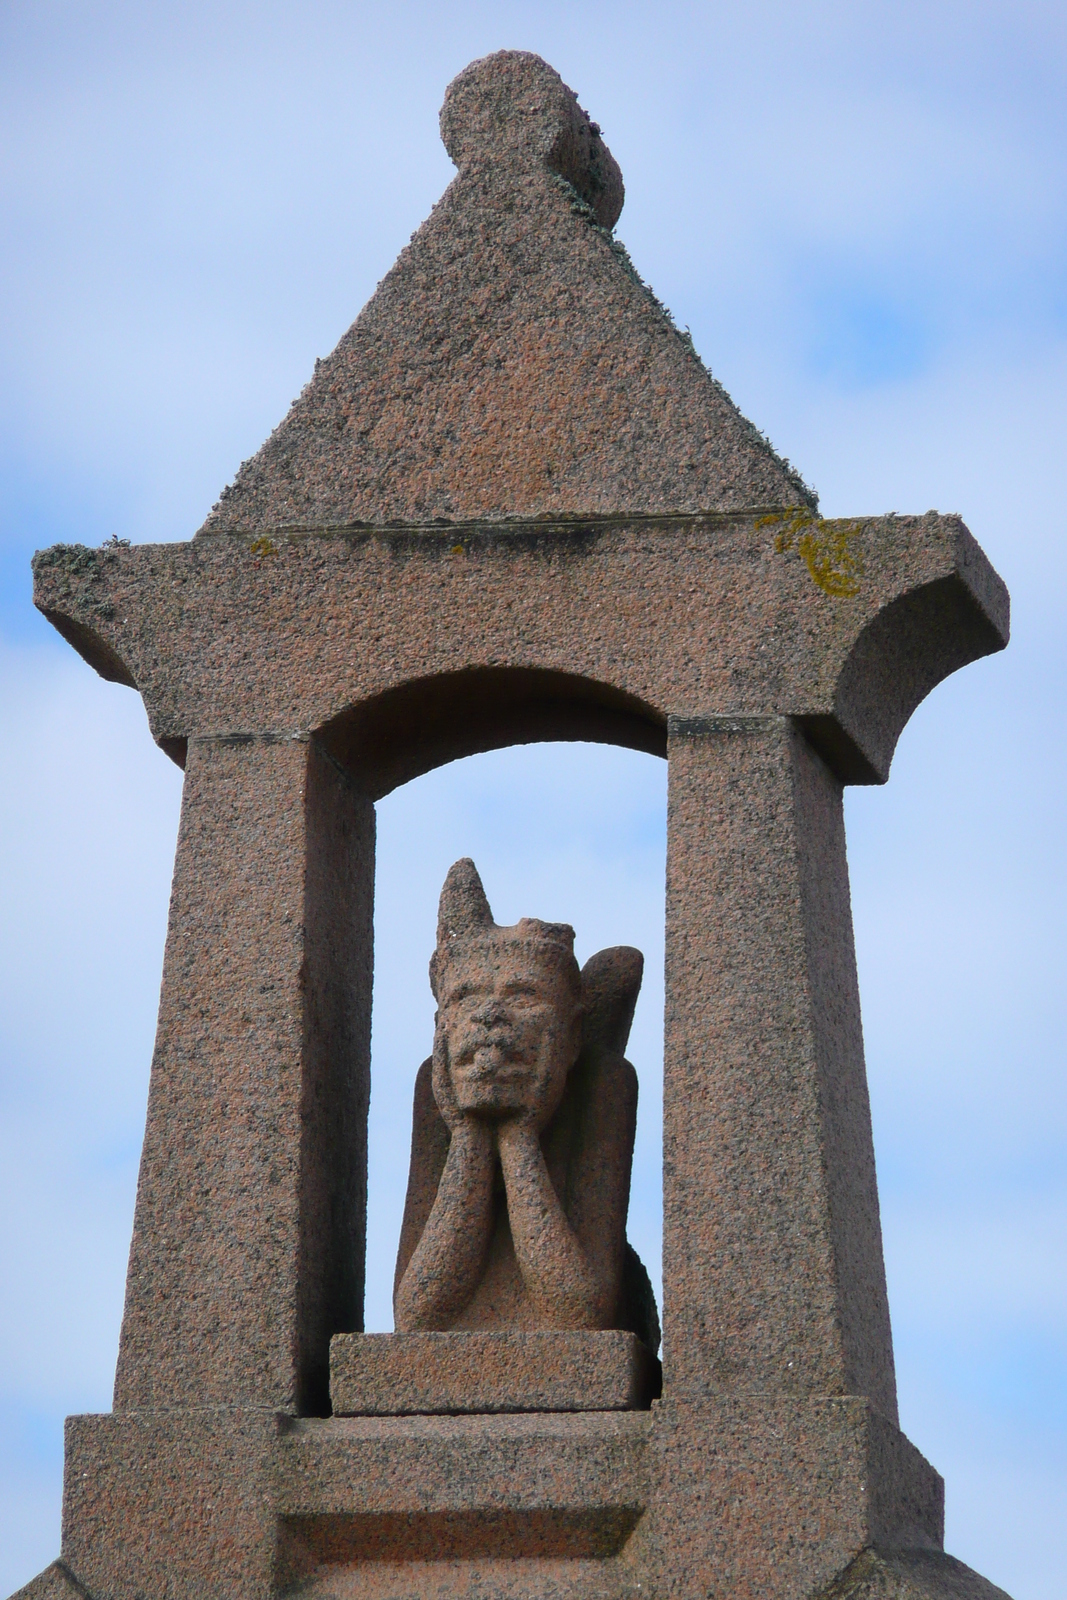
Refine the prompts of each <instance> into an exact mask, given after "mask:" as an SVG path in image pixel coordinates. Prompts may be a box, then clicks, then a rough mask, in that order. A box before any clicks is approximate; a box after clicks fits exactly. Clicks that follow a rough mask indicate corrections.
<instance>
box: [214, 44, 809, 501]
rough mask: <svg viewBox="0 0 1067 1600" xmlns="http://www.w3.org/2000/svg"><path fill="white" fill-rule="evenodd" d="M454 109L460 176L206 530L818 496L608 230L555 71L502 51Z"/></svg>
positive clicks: (599, 191) (452, 98)
mask: <svg viewBox="0 0 1067 1600" xmlns="http://www.w3.org/2000/svg"><path fill="white" fill-rule="evenodd" d="M441 120H442V133H443V135H444V139H445V143H446V145H447V147H448V151H449V154H450V155H451V156H452V158H453V160H454V161H456V163H457V165H458V166H459V168H460V171H459V175H458V176H457V177H456V178H455V180H454V181H453V183H452V184H451V186H450V187H449V189H448V191H447V193H446V194H445V195H444V197H443V198H442V199H441V200H440V201H439V202H438V204H437V205H436V206H435V208H434V210H433V213H432V214H431V216H430V218H429V220H428V221H427V222H426V223H424V224H423V226H422V228H420V230H419V232H418V233H417V234H416V235H415V237H414V238H413V239H412V241H411V243H410V244H409V245H408V246H407V248H406V249H405V250H404V251H403V252H402V253H401V255H400V258H399V260H398V261H397V263H396V266H395V267H394V268H393V269H392V271H391V272H390V273H388V274H387V276H386V277H385V279H384V280H383V282H382V284H381V286H380V287H379V289H378V291H377V293H376V294H375V296H374V298H373V299H372V300H371V302H370V304H369V305H368V306H367V307H366V309H365V310H364V311H363V313H362V314H361V316H360V317H359V319H358V320H357V321H356V323H355V324H354V325H353V327H352V328H351V329H350V330H349V331H348V333H347V334H346V335H345V336H344V338H343V339H342V340H341V343H340V344H339V345H338V347H337V349H336V350H335V351H334V352H333V354H332V355H330V356H328V357H327V358H326V360H325V361H321V362H318V363H317V364H316V367H315V374H314V377H313V378H312V380H311V382H310V383H309V385H308V387H307V388H306V389H305V390H304V393H303V394H302V395H301V396H300V398H299V399H298V400H297V401H296V403H295V404H294V406H293V408H292V410H291V411H290V413H289V415H288V417H286V419H285V421H284V422H283V423H282V424H281V425H280V427H278V428H277V429H276V430H275V432H274V433H273V434H272V435H271V437H270V439H269V440H268V441H267V443H266V444H265V445H264V446H263V448H262V449H261V450H260V451H259V452H258V454H257V455H255V456H254V457H253V458H252V460H251V461H248V462H246V463H245V464H244V466H243V467H242V468H241V471H240V472H239V473H238V475H237V478H236V480H235V482H234V484H233V485H232V486H231V488H230V489H229V490H227V491H226V492H225V493H224V495H223V497H222V499H221V500H220V502H219V504H218V505H217V506H216V508H215V510H214V511H213V512H212V513H211V515H210V516H209V517H208V519H207V521H206V523H205V524H204V530H203V531H204V532H236V533H248V532H259V531H264V530H268V529H273V528H277V527H282V526H292V525H294V524H295V525H299V526H304V527H307V526H322V525H323V524H330V525H335V526H336V525H343V524H346V523H351V522H388V521H390V520H392V519H400V520H402V521H406V522H430V521H432V520H433V519H434V518H435V517H449V518H453V519H455V518H464V517H513V516H527V517H528V516H541V515H546V514H551V515H560V514H568V513H571V514H577V515H579V516H582V515H586V514H589V513H596V512H611V513H614V512H619V511H657V512H658V511H696V510H735V509H740V508H741V507H748V506H780V505H794V504H796V503H797V502H798V501H807V500H809V499H810V498H811V495H810V491H809V490H807V489H806V488H805V486H804V484H803V483H802V482H801V480H800V478H799V477H798V475H797V474H796V473H795V472H793V471H792V470H791V469H790V468H788V467H787V466H786V464H785V463H784V462H782V461H781V460H780V459H779V458H778V457H777V456H776V455H775V454H774V452H773V450H772V449H771V448H770V446H769V445H768V444H767V442H766V440H764V439H763V438H762V437H761V436H760V435H759V434H758V433H757V432H756V430H755V429H754V428H753V427H752V425H751V423H749V422H746V421H745V419H744V418H743V417H742V416H741V415H740V413H739V412H738V411H737V410H736V408H735V407H734V406H733V404H732V403H731V401H730V400H729V398H728V397H727V395H726V394H725V393H724V392H723V390H722V388H721V387H720V386H719V385H718V384H717V383H716V382H715V381H714V379H713V378H712V377H711V376H710V374H709V373H708V372H707V370H706V369H705V368H704V366H703V365H702V364H701V362H700V360H699V359H698V357H697V356H696V354H695V353H694V351H693V347H692V344H691V343H690V341H689V340H688V339H687V338H686V337H685V336H684V335H683V334H681V333H680V332H679V331H678V330H677V328H675V327H674V325H673V324H672V323H671V321H670V319H669V318H668V316H667V315H666V314H665V312H664V310H663V308H662V306H660V304H659V302H658V301H657V300H656V299H655V297H654V296H653V295H651V294H650V293H649V291H648V290H647V289H646V288H645V286H644V285H643V284H642V283H641V281H640V279H639V278H638V277H637V274H636V273H635V272H634V269H633V267H632V266H631V264H630V261H629V258H628V256H627V255H626V253H625V251H623V250H622V248H621V246H619V245H617V244H616V243H615V241H614V240H613V239H612V237H611V235H610V233H609V232H608V231H607V228H610V226H611V225H612V224H613V223H614V221H615V220H616V218H617V216H618V213H619V210H620V209H621V206H622V179H621V176H620V175H619V172H618V168H617V167H616V165H615V163H614V161H613V160H612V158H611V156H610V154H609V153H608V152H607V150H606V149H605V147H604V145H603V142H602V141H601V139H600V138H599V135H598V134H596V133H594V132H593V130H592V128H591V126H590V123H589V120H588V118H587V117H586V116H585V113H584V112H580V111H579V110H578V108H577V106H576V104H575V102H574V98H573V96H572V95H571V93H570V91H569V90H568V89H567V88H566V87H565V86H564V85H563V84H562V83H561V81H560V79H559V76H558V74H556V73H555V72H553V70H552V68H551V67H548V66H546V65H545V63H544V62H543V61H541V60H539V59H538V57H536V56H531V55H528V54H526V53H525V52H521V51H501V52H499V53H498V54H497V55H493V56H487V57H486V58H485V59H484V60H482V61H478V62H475V63H473V65H472V66H470V67H468V68H467V70H466V71H465V72H463V73H461V74H460V76H459V78H457V79H456V81H455V83H453V84H452V85H451V87H450V89H449V91H448V95H447V97H446V100H445V106H444V110H443V112H442V119H441ZM561 180H562V181H561ZM594 396H595V399H594V398H593V397H594Z"/></svg>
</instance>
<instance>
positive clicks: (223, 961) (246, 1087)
mask: <svg viewBox="0 0 1067 1600" xmlns="http://www.w3.org/2000/svg"><path fill="white" fill-rule="evenodd" d="M373 874H374V809H373V806H372V805H371V803H370V801H369V800H367V799H365V798H364V797H363V796H362V795H361V794H359V793H358V792H357V791H356V790H355V789H354V787H353V786H352V784H351V783H350V782H349V780H348V779H347V778H346V777H345V775H344V774H343V772H342V771H341V769H340V768H338V767H337V766H336V765H335V764H334V763H333V761H332V760H331V759H330V757H329V756H328V755H327V754H326V753H325V752H324V751H323V750H322V749H321V748H320V747H319V746H318V745H317V744H316V743H315V742H314V741H311V742H308V741H307V740H306V739H299V738H289V737H285V736H277V735H258V736H248V735H242V736H239V737H238V736H235V737H233V738H226V737H206V738H201V739H192V740H190V743H189V751H188V760H187V765H186V776H185V792H184V796H183V801H182V816H181V826H180V830H179V835H178V849H177V857H176V861H175V870H174V886H173V891H172V897H171V907H170V921H169V927H168V933H167V948H166V957H165V962H164V969H163V987H162V995H161V1001H160V1014H159V1025H158V1032H157V1038H156V1049H155V1056H154V1060H153V1065H152V1078H151V1088H150V1092H149V1103H148V1119H147V1126H146V1131H145V1141H144V1151H143V1154H142V1158H141V1172H140V1179H139V1183H138V1192H137V1211H136V1218H135V1223H134V1233H133V1243H132V1246H131V1251H130V1266H129V1275H128V1279H127V1287H126V1307H125V1315H124V1317H123V1324H122V1337H121V1343H120V1350H119V1361H118V1370H117V1374H116V1379H115V1400H114V1404H115V1410H116V1412H124V1411H133V1410H145V1409H159V1408H168V1409H169V1408H183V1407H203V1406H268V1407H275V1408H278V1409H281V1410H287V1411H295V1412H298V1413H302V1414H317V1413H318V1414H321V1413H324V1412H326V1411H328V1409H329V1339H330V1335H331V1334H333V1333H335V1332H339V1331H342V1330H348V1329H357V1328H359V1327H361V1326H362V1314H363V1265H362V1264H363V1256H364V1238H365V1210H366V1117H367V1104H368V1095H369V1056H370V1011H371V976H372V938H373V925H372V916H373Z"/></svg>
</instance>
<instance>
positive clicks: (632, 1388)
mask: <svg viewBox="0 0 1067 1600" xmlns="http://www.w3.org/2000/svg"><path fill="white" fill-rule="evenodd" d="M658 1365H659V1364H658V1362H654V1361H653V1359H652V1357H651V1356H650V1355H649V1353H648V1351H647V1350H646V1349H645V1346H644V1345H643V1344H642V1343H641V1341H640V1340H639V1339H637V1338H635V1337H634V1335H633V1334H632V1333H622V1332H619V1331H618V1330H610V1331H607V1332H599V1331H598V1332H591V1331H582V1332H574V1333H557V1332H540V1331H537V1332H518V1331H509V1332H505V1333H341V1334H337V1335H336V1336H335V1337H334V1339H333V1341H332V1343H331V1345H330V1397H331V1400H332V1402H333V1411H334V1416H339V1417H355V1416H359V1417H402V1416H440V1415H442V1414H451V1415H456V1414H461V1413H463V1412H499V1411H634V1410H638V1409H641V1408H642V1407H647V1406H648V1404H649V1402H650V1401H651V1398H652V1393H653V1383H654V1375H657V1374H658Z"/></svg>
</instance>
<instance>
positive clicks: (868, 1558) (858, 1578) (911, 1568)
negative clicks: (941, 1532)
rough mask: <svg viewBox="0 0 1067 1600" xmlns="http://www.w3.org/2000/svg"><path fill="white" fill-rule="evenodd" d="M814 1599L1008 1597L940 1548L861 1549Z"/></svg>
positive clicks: (963, 1599) (996, 1599)
mask: <svg viewBox="0 0 1067 1600" xmlns="http://www.w3.org/2000/svg"><path fill="white" fill-rule="evenodd" d="M818 1600H1008V1596H1007V1595H1006V1594H1005V1593H1004V1590H1003V1589H998V1588H997V1587H996V1585H995V1584H992V1583H988V1582H987V1581H986V1579H985V1578H980V1577H979V1576H978V1574H977V1572H972V1571H971V1568H970V1567H965V1566H964V1564H963V1562H962V1561H956V1560H954V1559H953V1557H952V1556H947V1555H946V1554H945V1553H944V1551H943V1550H864V1552H863V1554H862V1555H859V1556H857V1557H856V1559H855V1561H853V1562H851V1563H850V1565H849V1566H848V1567H847V1568H846V1570H845V1571H844V1572H843V1573H841V1575H840V1576H839V1577H838V1578H836V1579H835V1580H834V1582H833V1583H831V1584H830V1586H829V1587H828V1588H827V1589H823V1590H822V1591H821V1592H820V1594H819V1596H818Z"/></svg>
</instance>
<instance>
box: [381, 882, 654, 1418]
mask: <svg viewBox="0 0 1067 1600" xmlns="http://www.w3.org/2000/svg"><path fill="white" fill-rule="evenodd" d="M643 968H644V961H643V958H642V956H641V953H640V951H638V950H630V949H626V948H622V947H620V948H617V949H614V950H601V951H600V952H599V954H598V955H595V956H593V957H592V959H591V960H590V961H588V962H587V963H586V966H585V968H584V969H583V971H582V972H579V970H578V963H577V961H576V960H575V959H574V930H573V928H571V927H569V926H567V925H565V924H563V923H553V922H541V921H538V920H537V919H536V918H532V917H524V918H522V920H521V921H520V922H518V923H517V924H516V925H515V926H514V927H499V926H498V925H497V924H496V923H495V922H494V921H493V915H492V912H491V911H490V909H489V902H488V901H487V900H486V897H485V891H484V889H483V888H482V883H481V879H480V878H479V876H478V872H477V869H476V868H475V865H474V863H473V861H471V860H469V859H466V858H465V859H464V860H462V861H457V862H456V863H455V865H454V866H453V867H452V869H451V870H450V872H449V874H448V877H447V878H446V880H445V885H444V888H443V890H442V892H441V904H440V913H439V916H438V926H437V947H436V949H435V950H434V953H433V956H432V958H431V960H430V982H431V985H432V987H433V992H434V997H435V999H436V1000H437V1002H438V1010H437V1020H436V1025H435V1032H434V1052H433V1057H432V1060H431V1061H429V1062H425V1063H424V1064H423V1066H422V1068H421V1069H420V1073H419V1077H418V1079H417V1081H416V1086H415V1106H414V1116H413V1128H412V1138H411V1168H410V1175H409V1179H408V1192H407V1201H406V1204H405V1207H404V1222H403V1227H402V1229H401V1234H400V1248H399V1252H398V1256H397V1265H396V1286H395V1291H394V1296H393V1307H394V1313H395V1320H396V1326H397V1328H398V1330H400V1331H401V1332H414V1331H416V1330H430V1329H437V1330H444V1329H448V1328H457V1329H458V1328H478V1329H482V1328H558V1329H570V1328H630V1327H634V1328H635V1331H637V1332H639V1333H640V1334H641V1335H642V1337H643V1338H644V1339H645V1341H646V1343H647V1344H648V1346H649V1350H650V1353H652V1354H653V1355H654V1354H655V1345H656V1344H657V1343H658V1337H653V1335H652V1327H651V1326H642V1325H640V1321H639V1312H640V1309H641V1308H640V1307H638V1306H636V1305H633V1304H628V1303H627V1300H628V1298H630V1297H629V1295H628V1293H627V1291H628V1290H631V1289H632V1282H631V1281H628V1275H627V1272H626V1270H625V1269H626V1266H627V1257H628V1247H627V1243H626V1212H627V1209H628V1206H629V1199H630V1167H631V1162H632V1160H633V1147H634V1132H635V1128H636V1120H637V1074H636V1072H635V1071H634V1069H633V1067H632V1066H631V1065H630V1063H629V1062H628V1061H627V1060H626V1059H625V1058H624V1056H623V1051H624V1049H625V1048H626V1040H627V1037H628V1035H629V1030H630V1022H631V1020H632V1018H633V1013H634V1006H635V1004H636V1001H637V993H638V990H639V988H640V986H641V974H642V971H643ZM632 1254H633V1253H632V1251H630V1252H629V1255H630V1256H631V1257H632ZM634 1259H635V1258H634ZM636 1268H637V1271H638V1272H642V1271H643V1268H641V1266H640V1263H636ZM649 1293H650V1291H649ZM649 1320H650V1323H654V1322H655V1321H656V1320H657V1319H655V1313H654V1309H653V1312H652V1317H651V1318H650V1319H649ZM428 1348H429V1347H428ZM454 1348H456V1349H458V1346H457V1347H454ZM519 1348H520V1347H519V1346H518V1345H516V1346H515V1347H514V1352H513V1353H515V1352H517V1351H518V1349H519ZM531 1348H533V1347H531ZM472 1349H473V1347H472ZM592 1349H593V1346H592V1345H590V1346H589V1351H590V1352H591V1351H592ZM459 1409H464V1410H478V1409H480V1408H479V1407H477V1406H463V1407H460V1408H459ZM488 1409H496V1407H495V1406H494V1407H490V1408H488Z"/></svg>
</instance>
